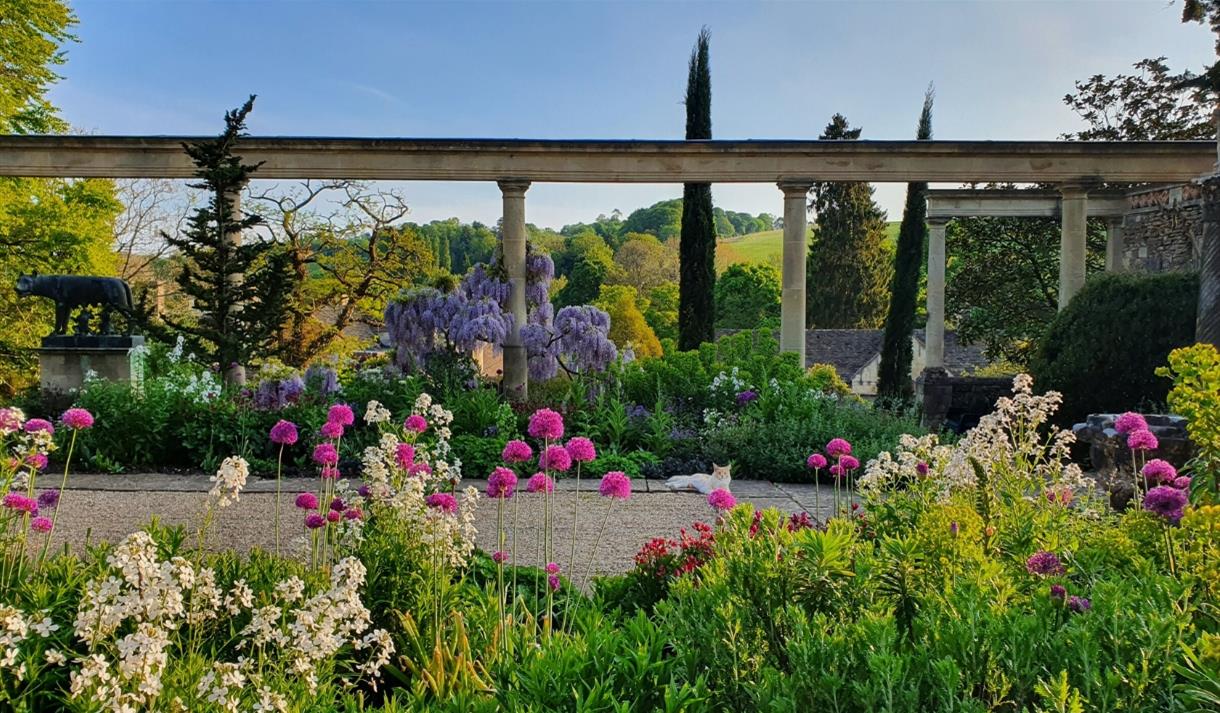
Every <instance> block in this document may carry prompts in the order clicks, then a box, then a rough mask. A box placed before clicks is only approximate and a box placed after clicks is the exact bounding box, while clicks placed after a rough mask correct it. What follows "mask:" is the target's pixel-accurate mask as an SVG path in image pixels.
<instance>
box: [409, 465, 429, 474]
mask: <svg viewBox="0 0 1220 713" xmlns="http://www.w3.org/2000/svg"><path fill="white" fill-rule="evenodd" d="M407 475H412V476H414V475H432V466H430V465H428V464H427V463H412V464H411V467H410V468H407Z"/></svg>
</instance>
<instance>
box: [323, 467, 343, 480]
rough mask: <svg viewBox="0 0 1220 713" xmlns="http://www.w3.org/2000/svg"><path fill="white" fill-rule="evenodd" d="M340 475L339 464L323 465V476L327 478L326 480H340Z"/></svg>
mask: <svg viewBox="0 0 1220 713" xmlns="http://www.w3.org/2000/svg"><path fill="white" fill-rule="evenodd" d="M340 475H341V474H340V473H339V467H338V466H334V465H324V466H322V473H321V476H322V477H323V478H325V479H326V480H338V479H339V476H340Z"/></svg>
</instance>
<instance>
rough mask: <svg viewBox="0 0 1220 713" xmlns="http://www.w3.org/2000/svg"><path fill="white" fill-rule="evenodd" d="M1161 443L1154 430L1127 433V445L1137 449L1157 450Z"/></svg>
mask: <svg viewBox="0 0 1220 713" xmlns="http://www.w3.org/2000/svg"><path fill="white" fill-rule="evenodd" d="M1158 445H1160V444H1159V443H1158V442H1157V440H1156V436H1155V435H1153V433H1152V431H1148V430H1141V431H1132V432H1131V433H1129V434H1128V435H1127V447H1128V448H1130V449H1132V450H1136V451H1155V450H1156V447H1157V446H1158Z"/></svg>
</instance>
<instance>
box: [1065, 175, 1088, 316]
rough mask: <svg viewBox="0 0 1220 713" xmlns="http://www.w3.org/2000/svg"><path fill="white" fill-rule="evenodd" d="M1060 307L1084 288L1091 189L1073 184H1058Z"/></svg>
mask: <svg viewBox="0 0 1220 713" xmlns="http://www.w3.org/2000/svg"><path fill="white" fill-rule="evenodd" d="M1059 195H1060V196H1061V197H1060V200H1059V215H1060V220H1061V221H1062V222H1061V228H1060V233H1059V309H1060V310H1061V311H1062V310H1063V308H1064V307H1066V306H1067V304H1068V302H1071V301H1072V298H1073V297H1075V296H1076V293H1077V292H1080V288H1082V287H1084V274H1085V249H1086V244H1085V234H1086V231H1087V229H1088V228H1087V224H1086V217H1087V210H1088V196H1089V189H1088V188H1086V187H1085V186H1082V185H1079V184H1073V183H1064V184H1062V185H1061V186H1059Z"/></svg>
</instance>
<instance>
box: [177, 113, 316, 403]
mask: <svg viewBox="0 0 1220 713" xmlns="http://www.w3.org/2000/svg"><path fill="white" fill-rule="evenodd" d="M253 107H254V96H253V95H252V96H251V97H250V98H249V99H248V100H247V101H246V103H245V104H244V105H242V107H241V108H240V109H237V110H236V111H230V112H226V113H225V130H224V133H222V134H221V135H220V136H219V137H218V138H216V139H213V140H209V141H200V142H199V143H195V144H185V145H184V147H185V149H186V152H187V155H189V156H190V157H191V160H192V161H194V162H195V166H196V167H197V169H198V170H197V172H196V176H198V177H199V179H200V182H199V183H194V184H191V187H192V188H198V189H201V190H204V191H207V193H208V202H207V204H206V205H204V206H202V207H201V208H199V210H197V211H195V213H194V215H192V216H191V218H190V220H189V221H188V224H187V229H186V231H185V232H184V233H182V234H180V235H176V236H175V235H164V238H165V239H166V241H168V242H169V244H170V245H171V246H173V247H174V248H176V249H177V250H178V252H179V254H180V256H181V257H182V258H183V262H182V271H181V272H180V273H179V274H178V277H177V282H178V285H179V287H180V288H181V290H182V292H183V293H184V294H185V295H186V296H187V297H189V298H190V299H191V300H192V301H193V303H194V309H195V312H196V313H197V319H196V320H195V322H194V323H193V324H185V323H176V322H173V321H170V320H168V319H167V320H166V321H167V324H169V326H170V327H172V328H173V329H175V330H177V331H178V332H180V333H182V334H183V336H184V337H185V338H186V341H187V343H188V344H189V346H190V347H191V349H193V350H195V351H197V352H198V353H202V354H206V355H208V357H209V358H210V359H211V360H212V361H215V362H217V363H219V364H220V365H221V366H222V368H224V369H225V373H226V379H227V380H228V381H229V382H230V383H241V382H242V381H244V371H243V370H242V368H241V365H243V364H245V363H246V362H247V361H248V360H249V359H251V358H252V357H256V356H260V355H263V354H265V353H267V352H268V351H269V350H270V348H271V347H272V345H273V343H274V341H275V336H276V333H277V332H278V330H279V328H280V326H281V325H282V324H283V323H284V320H285V319H286V316H287V304H286V303H287V299H288V296H289V294H290V292H291V287H292V281H291V272H290V270H289V269H288V268H289V265H288V255H287V253H286V252H285V251H283V250H281V249H279V246H277V245H276V244H275V243H274V242H266V241H262V240H254V241H252V242H243V241H242V232H243V231H248V230H250V229H251V228H253V227H254V226H256V225H259V224H261V223H262V218H261V217H260V216H257V215H253V214H247V213H244V212H241V211H240V210H234V208H235V206H236V201H235V198H236V196H238V195H239V192H240V191H241V189H242V187H243V186H245V185H246V183H247V182H248V181H249V180H250V177H251V175H253V173H254V172H255V171H256V170H257V169H258V164H254V165H250V164H245V163H242V160H241V157H240V156H235V155H234V153H233V150H234V148H235V146H236V144H237V142H238V140H239V139H240V138H241V137H242V136H243V135H244V130H245V122H246V116H247V115H248V114H249V113H250V110H251V109H252V108H253Z"/></svg>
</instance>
